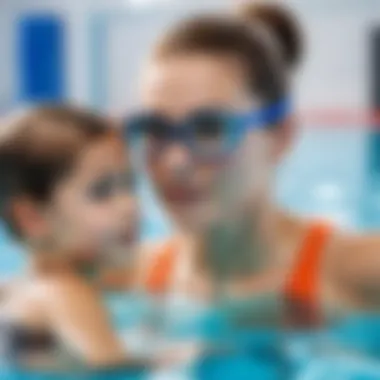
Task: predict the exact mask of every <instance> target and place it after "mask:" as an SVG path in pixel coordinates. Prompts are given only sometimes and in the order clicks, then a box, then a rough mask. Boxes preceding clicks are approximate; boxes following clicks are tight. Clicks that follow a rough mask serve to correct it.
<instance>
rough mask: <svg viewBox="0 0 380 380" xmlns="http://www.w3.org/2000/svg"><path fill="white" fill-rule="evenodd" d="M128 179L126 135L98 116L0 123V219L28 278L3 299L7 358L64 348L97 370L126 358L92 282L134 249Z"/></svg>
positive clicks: (30, 117) (58, 109) (55, 110)
mask: <svg viewBox="0 0 380 380" xmlns="http://www.w3.org/2000/svg"><path fill="white" fill-rule="evenodd" d="M132 185H133V180H132V175H131V171H130V168H129V166H128V162H127V160H126V156H125V147H124V144H123V141H122V139H121V138H120V136H119V134H118V132H117V131H116V129H114V128H111V127H110V125H109V123H108V122H107V120H105V119H103V118H102V117H101V116H98V115H95V114H92V113H90V112H86V111H84V110H81V109H77V108H73V107H69V106H49V107H40V108H36V109H34V110H31V111H29V112H27V113H26V114H25V115H23V116H22V117H20V118H18V119H17V120H12V121H10V122H9V123H8V125H3V126H2V128H1V129H0V191H1V194H0V195H1V197H0V216H1V218H2V219H3V221H4V222H5V224H6V226H7V227H8V228H9V229H10V231H11V232H12V234H13V236H15V237H16V238H17V239H18V240H19V241H20V242H21V243H22V244H24V245H25V248H26V251H27V261H28V262H27V268H28V269H27V276H25V278H24V279H23V280H21V281H20V282H19V283H18V284H14V285H12V286H10V287H9V288H8V289H7V291H6V292H4V294H3V296H4V298H3V299H2V305H1V316H2V321H1V328H0V331H1V334H2V336H3V338H2V340H3V342H4V346H5V351H6V352H5V353H6V354H8V355H9V357H11V358H12V360H17V362H22V363H24V364H25V363H26V364H29V365H47V364H48V363H49V365H51V364H52V363H55V362H56V359H57V357H58V358H59V363H62V355H57V353H60V354H62V353H65V356H64V357H69V358H70V362H71V359H72V358H74V357H75V358H76V359H77V360H79V361H80V362H83V363H85V364H89V365H95V366H103V365H111V364H119V363H121V362H123V361H125V360H126V359H127V355H126V353H125V351H124V349H123V347H122V345H121V343H120V342H119V340H118V337H117V335H116V334H115V333H114V331H113V329H112V327H111V324H110V322H109V319H108V315H107V312H106V310H105V308H104V307H103V304H102V301H101V297H100V294H99V293H98V291H97V289H96V287H95V283H94V280H95V275H96V272H97V270H98V269H100V268H103V269H104V268H105V264H106V263H110V262H114V263H116V264H117V263H118V262H120V260H121V259H123V261H125V259H124V258H125V257H126V255H128V254H130V253H131V251H132V250H133V247H134V243H135V237H136V232H137V230H136V222H137V215H136V209H135V204H134V199H133V197H132V196H131V189H132ZM121 254H122V256H121ZM68 354H70V355H68Z"/></svg>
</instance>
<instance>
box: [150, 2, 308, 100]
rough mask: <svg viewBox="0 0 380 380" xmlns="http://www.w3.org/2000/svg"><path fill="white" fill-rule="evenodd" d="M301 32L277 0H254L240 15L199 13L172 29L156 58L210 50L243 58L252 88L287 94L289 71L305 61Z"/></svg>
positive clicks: (269, 96) (266, 96)
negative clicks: (300, 61)
mask: <svg viewBox="0 0 380 380" xmlns="http://www.w3.org/2000/svg"><path fill="white" fill-rule="evenodd" d="M301 52H302V41H301V31H300V29H299V25H298V23H297V20H296V18H295V17H294V15H293V14H292V12H290V11H289V10H288V9H286V8H284V7H283V6H281V5H279V4H275V3H269V4H268V3H266V2H265V3H264V2H258V3H257V2H254V3H253V2H248V3H246V4H245V5H243V6H242V7H240V8H239V9H238V11H237V12H236V15H235V17H231V16H228V17H223V16H196V17H193V18H192V19H189V20H187V21H185V22H181V23H180V24H179V25H178V26H176V27H174V28H173V29H171V30H169V32H168V33H167V34H166V35H165V36H164V37H163V39H162V40H161V41H160V42H159V44H158V45H157V47H156V50H155V52H154V56H153V57H154V58H156V59H160V58H167V57H171V56H175V55H178V54H192V53H195V54H197V53H202V54H203V53H204V54H210V55H216V56H221V57H223V56H226V57H233V58H237V59H238V60H239V61H240V62H241V64H242V66H243V68H244V69H245V71H246V73H247V84H248V87H249V88H248V89H249V90H250V91H251V92H252V93H253V94H254V95H255V96H259V97H260V98H261V99H262V100H263V101H266V102H273V101H276V100H278V99H281V98H283V97H285V96H286V95H287V92H288V76H289V74H290V71H291V69H293V68H294V67H295V66H296V64H297V63H298V61H299V60H300V57H301Z"/></svg>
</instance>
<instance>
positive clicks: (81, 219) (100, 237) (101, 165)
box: [42, 135, 138, 260]
mask: <svg viewBox="0 0 380 380" xmlns="http://www.w3.org/2000/svg"><path fill="white" fill-rule="evenodd" d="M42 216H43V220H44V222H45V223H44V225H45V226H46V229H45V232H46V233H47V236H49V237H50V238H53V241H54V242H55V244H57V247H59V248H60V249H61V250H62V251H64V252H69V253H70V254H75V255H77V256H78V255H79V256H81V257H83V258H84V259H90V260H92V259H95V258H97V259H98V258H106V259H107V260H120V259H121V256H120V255H123V256H124V258H125V256H126V255H128V250H129V249H130V248H131V247H132V246H133V245H134V243H135V241H136V238H137V233H138V214H137V209H136V204H135V199H134V193H133V176H132V173H131V170H130V167H129V163H128V160H127V157H126V155H125V148H124V146H123V143H122V141H121V139H119V138H118V137H116V136H115V135H113V136H109V137H105V138H102V139H100V140H98V141H96V142H93V143H91V144H88V146H87V147H85V148H84V149H83V152H82V154H81V155H80V157H78V159H77V161H76V164H75V165H74V168H73V170H72V171H71V172H70V174H69V175H68V176H67V177H66V178H65V179H64V180H62V181H61V182H60V183H59V184H58V186H57V188H56V190H55V191H54V193H53V197H52V199H51V202H49V205H48V206H47V207H45V208H44V210H43V213H42ZM103 255H105V256H103Z"/></svg>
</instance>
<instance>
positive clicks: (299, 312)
mask: <svg viewBox="0 0 380 380" xmlns="http://www.w3.org/2000/svg"><path fill="white" fill-rule="evenodd" d="M331 233H332V228H331V226H330V225H328V224H326V223H321V222H315V223H313V224H312V225H310V227H309V230H308V232H307V234H306V238H305V241H304V243H303V244H302V246H301V249H300V251H299V253H298V255H297V259H296V261H295V263H294V266H293V269H292V271H291V273H290V275H289V277H288V279H287V281H286V283H285V286H284V289H283V295H284V301H285V310H286V314H285V319H286V323H290V325H292V326H297V327H311V326H316V325H318V324H320V322H321V312H320V302H319V301H320V300H319V289H320V287H319V277H320V270H321V261H322V255H323V253H324V252H325V248H326V245H327V243H328V241H329V238H330V236H331Z"/></svg>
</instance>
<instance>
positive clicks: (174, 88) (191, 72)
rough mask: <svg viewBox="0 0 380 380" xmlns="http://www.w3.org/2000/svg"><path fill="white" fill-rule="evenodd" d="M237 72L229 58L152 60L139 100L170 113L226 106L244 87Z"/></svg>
mask: <svg viewBox="0 0 380 380" xmlns="http://www.w3.org/2000/svg"><path fill="white" fill-rule="evenodd" d="M241 75H242V73H241V72H240V71H239V70H234V67H233V65H232V63H231V62H229V61H225V60H218V59H216V57H212V58H210V57H208V56H205V55H195V56H189V57H178V58H171V59H167V60H164V61H158V62H153V63H151V64H150V65H149V67H148V70H147V72H146V75H145V78H144V81H143V87H142V98H143V103H144V105H145V106H146V107H149V108H154V109H157V110H160V111H163V112H166V113H168V114H171V115H172V114H175V115H178V114H181V113H186V112H189V110H191V109H194V108H200V107H202V108H203V107H207V106H208V105H210V106H218V105H220V106H226V105H229V104H230V103H233V102H235V101H236V98H237V97H240V96H241V92H242V91H244V89H243V87H244V86H242V83H243V82H242V78H241Z"/></svg>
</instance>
